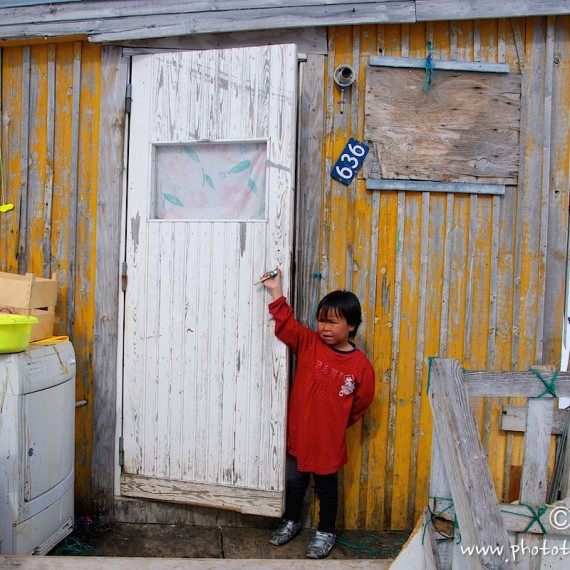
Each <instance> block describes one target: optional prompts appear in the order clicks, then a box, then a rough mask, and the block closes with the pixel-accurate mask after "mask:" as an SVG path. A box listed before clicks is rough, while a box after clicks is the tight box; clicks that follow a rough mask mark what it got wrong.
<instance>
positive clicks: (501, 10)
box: [416, 0, 570, 22]
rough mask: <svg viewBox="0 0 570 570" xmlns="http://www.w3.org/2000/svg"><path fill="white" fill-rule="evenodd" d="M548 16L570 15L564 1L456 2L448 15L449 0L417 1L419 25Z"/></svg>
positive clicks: (465, 0)
mask: <svg viewBox="0 0 570 570" xmlns="http://www.w3.org/2000/svg"><path fill="white" fill-rule="evenodd" d="M548 14H570V6H568V2H566V1H565V0H520V1H519V0H517V1H516V2H496V1H495V0H477V1H476V2H473V1H472V0H455V1H454V2H453V11H452V12H451V13H450V6H449V1H448V0H421V1H420V0H417V2H416V17H417V19H418V22H427V21H436V20H449V18H450V17H453V19H454V20H474V19H479V18H512V17H519V16H520V17H522V16H545V15H548Z"/></svg>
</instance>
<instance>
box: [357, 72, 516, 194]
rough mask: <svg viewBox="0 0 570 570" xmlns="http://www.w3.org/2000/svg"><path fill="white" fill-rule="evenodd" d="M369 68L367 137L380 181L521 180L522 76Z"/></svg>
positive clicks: (491, 181)
mask: <svg viewBox="0 0 570 570" xmlns="http://www.w3.org/2000/svg"><path fill="white" fill-rule="evenodd" d="M424 82H425V71H421V70H415V69H412V70H410V69H405V70H404V69H396V68H387V67H376V68H369V69H368V70H367V76H366V117H367V121H366V125H365V137H366V139H367V140H369V141H371V142H372V143H374V144H375V146H376V147H377V148H376V150H375V152H376V156H377V157H378V160H379V163H380V170H381V175H382V178H388V179H389V178H397V179H406V180H407V179H415V180H431V181H434V182H440V181H444V182H486V183H493V184H516V182H517V179H518V153H519V121H520V76H519V75H518V74H507V75H496V74H485V73H460V72H451V71H441V72H439V73H438V75H437V80H435V81H433V82H432V84H431V86H430V87H429V89H428V90H427V92H426V91H425V90H424ZM441 156H445V160H444V161H442V160H440V157H441Z"/></svg>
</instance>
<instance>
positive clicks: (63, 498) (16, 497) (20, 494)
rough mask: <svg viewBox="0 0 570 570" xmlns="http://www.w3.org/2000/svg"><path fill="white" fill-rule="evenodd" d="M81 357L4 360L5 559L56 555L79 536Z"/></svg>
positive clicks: (0, 415) (37, 354)
mask: <svg viewBox="0 0 570 570" xmlns="http://www.w3.org/2000/svg"><path fill="white" fill-rule="evenodd" d="M74 432H75V351H74V349H73V345H72V343H71V342H69V341H63V342H54V343H51V344H31V345H30V346H29V348H28V349H27V350H25V351H23V352H19V353H14V354H0V554H37V555H43V554H46V553H47V552H49V551H50V550H51V549H52V548H53V547H54V546H55V545H56V544H57V543H58V542H60V541H61V540H63V538H65V537H66V536H67V535H68V534H69V533H70V532H71V531H72V530H73V520H74V516H73V506H74V505H73V491H74V489H73V488H74V474H75V472H74V454H75V453H74V452H75V433H74Z"/></svg>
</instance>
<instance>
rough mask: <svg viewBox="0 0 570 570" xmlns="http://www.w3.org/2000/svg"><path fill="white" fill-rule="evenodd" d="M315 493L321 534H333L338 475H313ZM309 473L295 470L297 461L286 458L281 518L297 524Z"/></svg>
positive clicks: (292, 458)
mask: <svg viewBox="0 0 570 570" xmlns="http://www.w3.org/2000/svg"><path fill="white" fill-rule="evenodd" d="M312 475H313V481H314V483H315V493H316V495H317V497H318V498H319V507H320V508H319V525H318V527H317V528H318V530H320V531H322V532H332V533H334V532H335V529H336V512H337V509H338V473H330V474H328V475H317V474H316V473H313V474H312ZM310 478H311V473H308V472H302V471H299V470H298V469H297V460H296V459H295V458H294V457H292V456H290V455H288V456H287V472H286V479H285V513H284V515H283V518H285V519H287V520H290V521H294V522H299V521H300V520H301V509H302V507H303V499H304V498H305V493H306V492H307V487H308V486H309V481H310Z"/></svg>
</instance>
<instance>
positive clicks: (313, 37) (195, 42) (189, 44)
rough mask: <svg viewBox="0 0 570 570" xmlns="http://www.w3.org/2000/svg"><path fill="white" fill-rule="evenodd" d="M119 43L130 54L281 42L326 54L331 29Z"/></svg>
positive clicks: (181, 37)
mask: <svg viewBox="0 0 570 570" xmlns="http://www.w3.org/2000/svg"><path fill="white" fill-rule="evenodd" d="M118 44H119V45H120V46H121V47H122V48H123V54H124V55H126V56H130V55H139V54H144V53H156V52H160V51H180V50H205V49H229V48H239V47H254V46H261V45H277V44H296V45H297V52H298V53H300V54H301V53H303V54H309V53H314V54H322V55H326V54H327V53H328V45H327V30H326V28H316V27H312V28H308V27H307V28H288V29H286V30H275V29H274V30H256V31H253V32H231V33H227V34H199V35H193V36H173V37H168V38H152V39H148V40H131V41H122V42H118Z"/></svg>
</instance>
